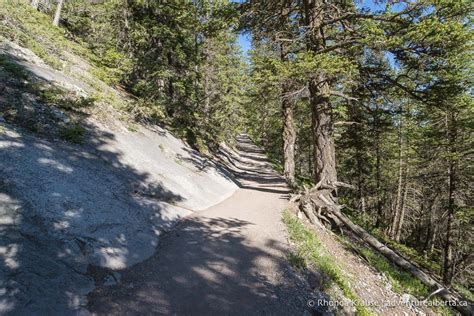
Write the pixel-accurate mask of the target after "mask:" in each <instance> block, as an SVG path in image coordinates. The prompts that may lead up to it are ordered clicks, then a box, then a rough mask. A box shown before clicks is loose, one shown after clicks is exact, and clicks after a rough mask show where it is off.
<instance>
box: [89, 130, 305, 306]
mask: <svg viewBox="0 0 474 316" xmlns="http://www.w3.org/2000/svg"><path fill="white" fill-rule="evenodd" d="M237 151H238V153H237V156H235V157H233V158H231V160H232V164H231V166H230V169H231V170H232V172H233V173H234V174H235V176H236V181H238V184H239V187H240V189H239V190H237V191H236V192H235V193H234V194H233V195H232V196H231V197H230V198H229V199H227V200H225V201H224V202H222V203H220V204H218V205H215V206H213V207H210V208H208V209H206V210H204V211H201V212H198V213H196V214H194V215H192V216H191V217H188V218H187V219H186V220H184V221H183V222H182V223H181V224H180V225H178V226H177V227H176V229H175V230H173V231H172V232H170V233H168V234H167V235H165V236H163V238H162V239H161V241H160V245H159V246H158V248H157V251H156V253H155V254H154V255H153V256H152V257H151V258H149V259H148V260H146V261H144V262H142V263H139V264H137V265H135V266H133V267H131V268H129V269H127V270H125V271H123V272H122V273H121V278H120V282H118V283H117V284H114V285H109V286H107V285H105V284H98V286H97V288H96V290H95V291H94V292H93V293H91V294H90V295H89V311H90V312H92V313H98V314H122V315H124V314H140V315H142V314H179V315H188V314H193V315H209V314H225V315H228V314H239V315H242V314H253V315H256V314H259V315H261V314H272V315H291V314H295V313H297V314H301V313H302V312H303V311H304V309H305V297H304V296H305V290H304V289H303V288H304V285H303V282H302V281H301V280H300V279H299V278H298V277H297V276H296V275H295V274H294V273H293V272H292V270H291V268H290V267H289V266H288V263H287V261H286V258H285V257H286V254H287V251H288V250H287V249H288V243H287V238H286V232H285V228H284V225H283V223H282V222H281V212H282V210H283V209H284V208H285V207H286V205H287V203H288V201H287V193H288V188H287V187H286V185H285V181H284V180H283V179H282V178H281V176H279V175H278V174H277V173H276V172H275V171H273V170H272V168H271V166H270V164H269V163H268V162H267V161H266V158H265V156H264V154H263V153H262V151H261V150H260V149H259V148H258V147H256V146H255V145H254V144H252V142H251V141H250V139H249V138H248V137H246V136H240V137H239V138H238V146H237ZM99 283H100V282H99Z"/></svg>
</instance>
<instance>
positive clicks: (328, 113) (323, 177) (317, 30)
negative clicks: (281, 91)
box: [304, 0, 337, 187]
mask: <svg viewBox="0 0 474 316" xmlns="http://www.w3.org/2000/svg"><path fill="white" fill-rule="evenodd" d="M322 6H324V3H323V1H322V0H305V1H304V10H305V19H306V21H305V23H306V25H307V26H308V31H307V32H308V43H307V44H308V50H309V51H313V52H315V53H316V52H318V51H319V50H320V49H321V48H323V47H324V45H325V37H324V34H323V32H322V29H321V24H322V23H323V20H324V19H323V18H324V16H323V14H322V12H323V10H322ZM329 82H330V78H328V77H327V76H326V75H324V74H322V73H316V74H315V75H313V76H312V77H311V78H310V80H309V92H310V106H311V114H312V117H311V131H312V135H313V139H314V151H313V155H314V179H315V181H316V183H319V184H320V185H323V186H330V187H333V186H334V185H335V184H336V182H337V172H336V154H335V147H334V140H333V129H334V126H333V120H332V108H331V103H330V100H329V96H330V93H331V87H330V84H329Z"/></svg>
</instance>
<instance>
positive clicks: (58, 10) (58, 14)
mask: <svg viewBox="0 0 474 316" xmlns="http://www.w3.org/2000/svg"><path fill="white" fill-rule="evenodd" d="M63 1H64V0H59V1H58V5H57V7H56V13H55V14H54V20H53V25H55V26H58V25H59V19H60V18H61V10H62V8H63Z"/></svg>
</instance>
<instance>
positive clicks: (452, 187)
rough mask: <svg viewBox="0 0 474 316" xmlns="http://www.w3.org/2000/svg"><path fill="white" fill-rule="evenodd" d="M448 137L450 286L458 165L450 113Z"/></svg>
mask: <svg viewBox="0 0 474 316" xmlns="http://www.w3.org/2000/svg"><path fill="white" fill-rule="evenodd" d="M446 134H447V135H446V136H447V138H448V152H449V155H448V205H447V208H448V210H447V211H448V214H447V216H448V219H447V221H448V222H447V224H446V241H445V245H444V262H443V282H444V283H445V284H447V285H450V284H451V282H452V278H453V274H454V268H453V265H454V264H453V242H452V237H453V236H452V235H453V229H454V215H455V212H456V205H455V201H454V194H455V191H456V182H455V177H456V165H455V161H454V155H455V154H456V149H455V143H456V126H455V118H454V113H453V112H452V111H449V112H448V113H446Z"/></svg>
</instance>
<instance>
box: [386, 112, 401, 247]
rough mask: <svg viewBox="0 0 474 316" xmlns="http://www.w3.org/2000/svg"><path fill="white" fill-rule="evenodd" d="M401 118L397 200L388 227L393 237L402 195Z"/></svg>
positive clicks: (398, 218) (398, 219)
mask: <svg viewBox="0 0 474 316" xmlns="http://www.w3.org/2000/svg"><path fill="white" fill-rule="evenodd" d="M402 124H403V122H402V119H400V123H399V126H398V187H397V200H396V202H395V214H394V215H393V221H392V226H391V227H390V232H389V235H390V237H392V238H395V236H396V233H397V227H398V222H399V221H400V211H401V206H402V196H403V134H402Z"/></svg>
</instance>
